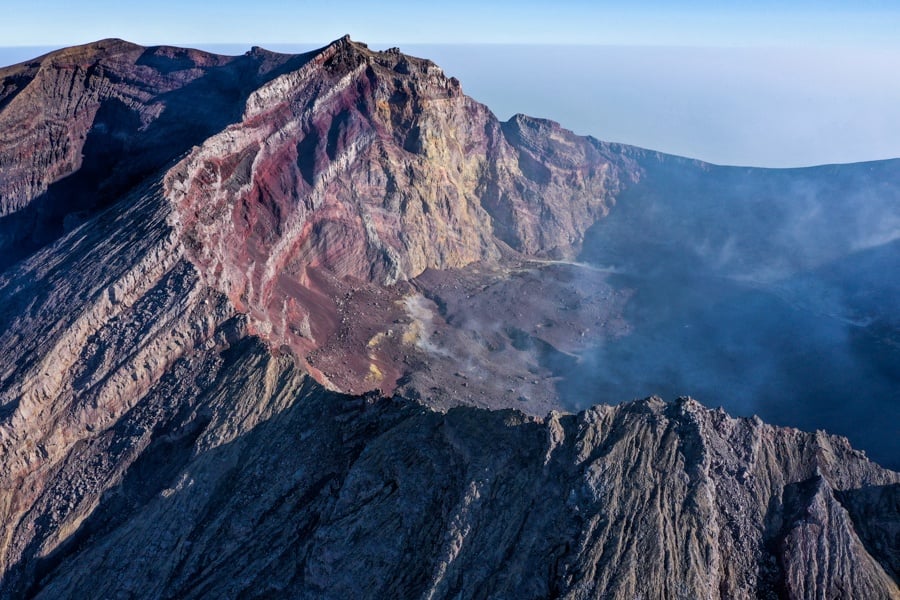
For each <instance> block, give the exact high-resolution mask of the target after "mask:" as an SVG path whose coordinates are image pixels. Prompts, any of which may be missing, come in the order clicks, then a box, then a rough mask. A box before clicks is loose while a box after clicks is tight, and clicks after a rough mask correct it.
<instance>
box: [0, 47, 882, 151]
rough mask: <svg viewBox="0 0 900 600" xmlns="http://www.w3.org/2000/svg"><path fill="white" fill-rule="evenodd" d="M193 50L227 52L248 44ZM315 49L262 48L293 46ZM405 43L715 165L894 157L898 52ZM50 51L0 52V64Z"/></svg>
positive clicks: (484, 88) (477, 91) (556, 112)
mask: <svg viewBox="0 0 900 600" xmlns="http://www.w3.org/2000/svg"><path fill="white" fill-rule="evenodd" d="M362 41H365V40H362ZM200 46H201V47H203V48H204V49H208V50H211V51H215V52H222V53H228V54H240V53H243V52H245V51H246V50H247V49H248V48H247V46H245V45H238V44H231V45H224V44H218V45H210V44H205V45H202V44H201V45H200ZM315 46H316V45H314V44H295V45H290V46H288V45H269V48H270V49H272V50H277V51H284V52H299V51H304V50H308V49H311V48H313V47H315ZM373 46H374V47H381V45H377V44H373ZM401 49H402V50H403V51H404V52H407V53H409V54H414V55H418V56H424V57H427V58H431V59H432V60H434V61H435V62H436V63H438V64H439V65H440V66H441V67H443V69H444V71H445V72H446V73H447V74H448V75H452V76H456V77H457V78H459V79H460V81H461V82H462V85H463V89H464V90H465V92H466V93H467V94H469V95H470V96H472V97H474V98H475V99H477V100H479V101H481V102H483V103H485V104H487V105H488V106H489V107H490V108H491V109H492V110H493V111H494V112H495V113H496V114H497V116H498V117H500V118H501V119H507V118H509V117H510V116H512V115H513V114H515V113H525V114H528V115H531V116H536V117H544V118H549V119H553V120H555V121H558V122H560V123H561V124H563V125H564V126H565V127H567V128H569V129H572V130H573V131H575V132H576V133H579V134H585V135H593V136H594V137H597V138H600V139H603V140H608V141H617V142H623V143H628V144H634V145H637V146H642V147H645V148H651V149H654V150H660V151H663V152H668V153H671V154H678V155H681V156H689V157H693V158H699V159H702V160H706V161H709V162H713V163H717V164H730V165H751V166H768V167H792V166H806V165H815V164H824V163H835V162H841V163H842V162H859V161H865V160H876V159H883V158H894V157H900V79H898V78H897V77H894V76H893V74H895V73H897V72H900V49H888V48H884V47H882V48H860V47H856V48H853V49H836V48H827V49H826V48H787V47H782V48H758V47H757V48H750V47H745V48H689V47H661V46H655V47H654V46H537V45H460V44H457V45H422V44H418V45H416V44H412V45H410V44H407V45H401ZM48 50H50V48H49V47H39V48H38V47H35V48H0V63H2V64H11V63H14V62H18V61H21V60H26V59H28V58H31V57H34V56H36V55H38V54H41V53H43V52H46V51H48Z"/></svg>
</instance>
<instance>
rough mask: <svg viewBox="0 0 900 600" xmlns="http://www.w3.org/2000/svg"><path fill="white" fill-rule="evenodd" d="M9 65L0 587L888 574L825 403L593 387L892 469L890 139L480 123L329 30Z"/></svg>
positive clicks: (801, 590) (146, 589) (247, 593)
mask: <svg viewBox="0 0 900 600" xmlns="http://www.w3.org/2000/svg"><path fill="white" fill-rule="evenodd" d="M0 82H2V83H0V356H2V357H3V360H2V362H0V598H20V597H41V598H84V597H135V598H162V597H166V598H195V597H196V598H199V597H204V598H206V597H223V598H237V597H309V598H322V597H329V598H331V597H333V598H347V597H372V598H385V597H428V598H482V597H510V598H513V597H514V598H546V597H567V598H633V597H635V596H638V597H647V598H711V597H723V598H752V597H771V598H778V597H797V598H807V597H810V598H812V597H859V598H897V597H900V593H898V583H897V582H898V576H900V562H898V557H900V542H898V540H900V475H898V474H897V473H895V472H893V471H890V470H887V469H885V468H882V467H880V466H878V465H877V464H875V463H874V462H871V461H870V460H869V459H868V458H867V457H866V455H865V454H864V453H862V452H860V451H857V450H854V449H853V448H851V445H850V443H849V442H848V441H847V440H846V439H845V438H843V437H836V436H832V435H829V434H827V433H824V432H822V431H819V432H817V433H804V432H801V431H798V430H796V429H792V428H785V427H777V426H773V425H768V424H765V423H764V422H763V421H762V420H760V419H759V418H756V417H753V418H733V417H731V416H729V415H727V414H726V413H725V412H724V411H722V410H718V411H711V410H708V409H706V408H704V407H703V406H701V405H700V404H698V403H697V402H696V401H693V400H688V399H681V400H679V401H677V402H673V403H665V402H663V401H662V400H659V399H658V398H650V399H647V400H640V401H633V402H628V403H624V404H619V405H617V406H609V405H608V404H610V403H617V402H619V401H621V400H627V399H629V398H634V397H637V396H644V395H647V396H649V395H650V394H651V393H653V392H654V391H663V392H665V393H669V392H670V390H672V389H673V388H674V389H675V390H677V391H676V393H677V394H681V393H694V391H695V390H697V391H702V392H703V395H702V396H701V398H700V399H701V400H703V401H706V402H710V403H714V404H724V405H727V406H729V407H734V408H735V410H737V411H738V412H739V413H741V414H746V415H749V414H751V413H753V412H760V413H762V414H763V415H764V416H765V414H767V413H766V410H770V411H773V410H774V411H776V412H774V413H772V414H774V415H776V417H777V419H778V420H779V421H780V424H784V425H804V426H806V425H808V424H810V423H813V427H814V428H816V427H821V426H823V425H827V426H828V427H829V428H831V424H832V422H833V423H834V424H835V428H836V430H837V431H839V432H840V433H845V434H848V435H851V438H852V441H853V442H854V443H855V444H857V443H859V442H864V443H865V444H869V445H868V448H869V449H870V450H871V452H872V453H873V455H875V456H876V457H878V458H879V460H882V461H883V462H886V463H887V464H888V466H891V467H896V466H897V450H898V448H897V441H896V436H895V434H896V431H894V432H893V433H892V432H891V430H890V425H889V424H890V423H891V422H894V423H896V422H898V420H897V419H895V418H894V417H900V415H898V414H897V411H898V405H900V402H898V398H897V395H896V390H897V389H900V388H898V387H897V386H896V384H897V383H898V382H897V378H898V373H900V368H898V367H900V360H898V350H897V348H898V347H900V335H898V323H897V322H896V315H897V314H900V311H898V310H895V309H896V308H898V307H897V306H896V305H897V302H898V298H900V293H896V292H897V291H898V290H896V285H898V283H897V282H895V281H892V280H891V279H892V278H889V277H884V276H883V274H884V273H885V272H891V271H890V269H892V268H893V267H894V265H895V263H896V262H897V260H898V258H897V257H898V255H900V253H898V252H896V238H897V232H896V221H892V220H891V219H896V217H897V215H898V214H900V202H898V198H900V193H898V190H900V178H898V175H897V167H898V165H897V163H895V162H892V161H885V162H882V163H871V164H866V165H846V166H840V167H825V168H820V169H804V170H786V171H771V170H761V169H733V168H731V169H730V168H725V167H715V166H712V165H707V164H704V163H699V162H696V161H690V160H687V159H680V158H676V157H668V156H663V155H659V154H656V153H653V152H648V151H644V150H640V149H636V148H632V147H628V146H622V145H617V144H608V143H604V142H599V141H597V140H595V139H593V138H585V137H579V136H575V135H574V134H572V133H571V132H569V131H567V130H565V129H563V128H561V127H560V126H559V125H557V124H556V123H553V122H551V121H546V120H541V119H534V118H530V117H526V116H522V115H517V116H515V117H513V118H512V119H510V120H509V121H506V122H501V121H499V120H498V119H497V118H496V117H495V116H494V115H493V114H492V113H491V112H490V110H489V109H488V108H487V107H485V106H483V105H481V104H479V103H478V102H476V101H475V100H473V99H471V98H469V97H467V96H466V95H465V94H463V92H462V89H461V86H460V83H459V82H458V81H457V80H456V79H454V78H448V77H447V76H445V75H444V73H443V72H442V71H441V69H440V68H439V67H438V66H436V65H435V64H433V63H432V62H430V61H428V60H425V59H420V58H414V57H410V56H406V55H404V54H402V53H401V52H399V51H398V50H396V49H391V50H388V51H386V52H375V51H372V50H370V49H369V48H368V47H367V46H365V45H364V44H360V43H357V42H353V41H351V40H350V39H349V38H342V39H341V40H338V41H336V42H334V43H332V44H330V45H328V46H326V47H325V48H322V49H320V50H317V51H314V52H310V53H307V54H301V55H286V54H277V53H272V52H268V51H266V50H263V49H259V48H254V49H253V50H251V51H250V52H248V53H247V54H246V55H243V56H237V57H227V56H217V55H213V54H208V53H205V52H200V51H197V50H188V49H180V48H170V47H154V48H144V47H140V46H137V45H134V44H129V43H127V42H122V41H120V40H104V41H102V42H97V43H95V44H90V45H86V46H80V47H76V48H69V49H65V50H60V51H58V52H53V53H51V54H48V55H46V56H43V57H39V58H36V59H34V60H32V61H27V62H25V63H22V64H20V65H15V66H12V67H7V68H4V69H0ZM804 223H806V224H807V225H809V224H810V223H811V225H810V226H809V227H806V228H804V227H802V226H801V225H803V224H804ZM810 227H811V229H810ZM810 230H813V231H815V232H817V233H816V235H809V234H808V232H809V231H810ZM822 238H827V243H822ZM760 315H768V321H764V320H762V319H761V316H760ZM733 323H739V324H741V326H742V327H743V329H740V328H738V329H735V328H734V326H732V325H729V324H733ZM763 323H764V324H765V325H764V326H763V325H762V324H763ZM784 323H791V324H792V325H791V327H794V329H790V328H788V327H787V326H786V325H784ZM685 325H688V326H690V327H685ZM692 327H693V328H694V329H699V330H701V331H700V333H699V337H694V336H692V335H690V334H689V333H686V332H687V331H688V330H689V329H691V328H692ZM729 327H731V328H729ZM772 332H781V333H782V334H784V332H787V334H786V335H788V336H789V337H790V338H791V339H798V338H799V339H803V340H804V341H803V343H802V344H801V345H799V346H791V345H790V344H785V343H781V344H778V343H776V342H777V341H778V338H777V337H776V336H775V334H774V333H772ZM751 333H752V334H753V335H750V334H751ZM661 340H671V341H672V343H673V344H675V346H674V349H673V346H671V345H665V344H662V342H661ZM698 340H699V341H698ZM745 341H746V343H744V342H745ZM781 341H782V342H784V339H783V338H782V339H781ZM737 347H739V348H742V349H746V348H751V349H752V348H762V349H766V351H767V352H770V353H771V354H773V357H769V358H768V359H766V360H763V359H760V360H755V359H754V360H744V359H745V358H746V357H747V356H749V354H747V353H746V352H745V354H740V352H739V351H737V350H735V349H734V348H737ZM705 348H708V349H711V350H709V351H706V350H704V349H705ZM826 349H827V351H826ZM676 356H677V360H676V359H675V358H673V357H676ZM711 357H713V358H714V359H715V360H714V359H713V358H711ZM751 358H752V357H751ZM791 361H793V362H791ZM662 365H665V368H664V367H663V366H662ZM780 365H786V367H784V372H781V371H779V369H780V368H781V367H780ZM640 373H645V374H647V376H646V377H643V378H641V377H639V376H636V375H635V374H640ZM829 377H831V378H832V379H829ZM834 381H836V382H837V383H835V384H833V385H832V382H834ZM766 382H769V383H766ZM667 385H668V386H670V387H667ZM803 385H805V386H806V387H807V388H808V389H810V390H813V391H814V392H815V394H813V393H807V394H804V393H802V391H801V390H800V387H802V386H803ZM645 386H646V387H649V388H652V389H649V390H645V389H644V387H645ZM767 386H768V387H767ZM848 388H852V389H853V390H854V391H855V394H851V393H850V392H848ZM773 390H775V393H773ZM779 390H780V394H779V393H778V391H779ZM829 394H830V395H829ZM672 395H673V397H674V395H675V393H673V394H672ZM706 396H708V397H706ZM813 396H815V398H813ZM811 398H813V399H811ZM879 398H881V399H882V404H881V405H878V406H879V407H880V412H879V413H875V414H872V413H873V411H872V407H873V406H875V404H873V403H874V402H876V400H877V399H879ZM884 398H887V400H883V399H884ZM735 399H737V400H735ZM813 401H817V402H820V404H819V406H820V407H826V408H827V410H820V411H818V412H817V411H811V410H809V408H810V406H809V405H808V404H806V403H808V402H813ZM730 402H731V404H729V403H730ZM780 407H788V408H786V409H784V410H783V412H782V413H778V412H777V410H780ZM809 414H811V415H813V416H809ZM792 419H795V420H792ZM804 419H806V420H804ZM810 419H811V420H810ZM815 419H822V420H819V421H816V420H815ZM828 419H832V420H831V421H829V420H828ZM842 426H845V427H846V428H847V429H846V430H841V429H840V427H842ZM894 429H896V426H894ZM853 436H856V437H853Z"/></svg>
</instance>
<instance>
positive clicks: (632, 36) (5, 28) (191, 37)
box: [0, 0, 900, 46]
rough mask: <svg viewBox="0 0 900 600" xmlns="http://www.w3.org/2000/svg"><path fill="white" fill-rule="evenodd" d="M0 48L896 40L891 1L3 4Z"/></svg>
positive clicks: (21, 0) (56, 0) (24, 0)
mask: <svg viewBox="0 0 900 600" xmlns="http://www.w3.org/2000/svg"><path fill="white" fill-rule="evenodd" d="M2 9H3V10H2V13H3V18H2V19H0V46H21V45H26V46H40V45H71V44H77V43H84V42H88V41H93V40H96V39H100V38H104V37H120V38H125V39H128V40H130V41H134V42H138V43H143V44H156V43H168V44H202V43H229V42H238V43H252V44H259V45H265V44H267V43H270V44H271V43H296V42H324V41H330V40H332V39H335V38H338V37H340V36H341V35H343V34H345V33H350V34H351V35H352V37H353V38H354V39H359V40H364V41H367V42H372V43H394V42H396V43H414V42H418V43H485V42H487V43H527V44H532V43H578V44H659V45H744V44H797V43H800V44H804V43H812V44H882V43H888V44H891V43H896V39H897V37H898V34H897V32H898V31H900V2H898V1H897V0H855V1H852V0H841V1H838V0H687V1H674V0H669V1H665V0H634V1H631V2H628V1H622V0H619V1H608V0H557V1H536V0H494V1H490V0H454V1H452V2H425V1H415V2H414V1H411V0H380V1H372V0H338V1H331V2H328V1H325V0H317V1H309V0H217V1H215V2H213V1H201V0H154V1H153V2H123V1H122V0H79V1H73V0H3V2H2Z"/></svg>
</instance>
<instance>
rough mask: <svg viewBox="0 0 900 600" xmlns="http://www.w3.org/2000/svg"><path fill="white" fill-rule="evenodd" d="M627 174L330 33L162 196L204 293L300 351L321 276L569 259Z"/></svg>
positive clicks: (546, 125) (607, 158)
mask: <svg viewBox="0 0 900 600" xmlns="http://www.w3.org/2000/svg"><path fill="white" fill-rule="evenodd" d="M632 176H633V174H632V173H630V172H628V171H627V169H626V161H623V160H620V159H618V158H613V157H611V155H610V154H609V153H607V152H605V148H604V146H603V145H602V144H599V143H594V142H592V141H590V140H588V139H585V138H579V137H577V136H575V135H573V134H572V133H570V132H567V131H565V130H563V129H562V128H560V127H559V126H558V125H556V124H555V123H552V122H549V121H541V120H537V119H531V118H528V117H524V116H517V117H515V118H513V119H511V120H510V121H509V122H507V123H502V124H501V123H500V122H499V121H498V120H497V119H496V118H495V117H494V115H493V114H492V113H491V112H490V111H489V110H488V109H487V107H485V106H483V105H481V104H479V103H477V102H475V101H473V100H472V99H471V98H468V97H467V96H465V95H464V94H463V93H462V90H461V88H460V85H459V82H458V81H456V80H455V79H452V78H447V77H445V76H444V74H443V73H442V71H441V70H440V69H439V68H438V67H437V66H436V65H435V64H433V63H432V62H430V61H428V60H423V59H417V58H412V57H409V56H405V55H403V54H400V53H398V52H372V51H370V50H369V49H368V48H367V47H366V46H365V45H363V44H358V43H355V42H353V41H351V40H350V39H349V38H343V39H341V40H338V41H336V42H334V43H333V44H331V45H330V46H327V47H326V48H324V49H322V50H321V51H320V52H319V53H318V54H316V56H315V57H314V58H313V59H311V60H310V61H309V62H308V63H307V64H305V65H304V66H303V67H302V68H300V69H299V70H297V71H293V72H290V73H287V74H284V75H282V76H280V77H278V78H275V79H273V80H272V81H270V82H269V83H267V84H265V85H263V86H261V87H260V88H259V89H258V90H256V91H255V92H254V93H253V94H252V95H251V96H250V98H249V99H248V101H247V106H246V109H245V111H244V115H243V118H242V119H241V121H240V123H237V124H235V125H232V126H230V127H228V128H227V129H225V130H224V131H223V132H222V133H220V134H218V135H216V136H213V137H211V138H210V139H209V140H207V141H206V142H205V143H204V144H203V145H202V146H201V147H200V148H199V149H197V150H196V151H194V152H192V153H191V154H190V156H188V157H187V158H185V159H184V160H183V161H182V162H181V163H180V164H179V165H177V166H176V167H175V168H174V169H172V170H171V171H170V172H169V174H168V175H167V179H166V190H167V195H168V196H169V198H170V199H171V200H172V202H173V203H174V205H175V215H174V223H175V226H176V228H177V229H178V231H179V232H180V235H181V236H182V238H183V239H184V241H185V245H186V247H187V249H188V253H189V256H190V257H191V260H192V261H193V262H194V263H195V264H196V265H198V268H199V270H200V272H201V273H202V275H203V277H204V281H206V282H207V283H209V284H210V285H212V286H213V287H215V288H217V289H219V290H220V291H222V292H223V293H225V294H226V295H227V296H228V297H229V298H230V299H231V301H232V303H233V304H234V305H235V306H236V307H238V310H241V311H242V312H246V313H248V314H249V315H250V319H251V325H252V326H253V328H254V331H256V332H257V333H259V334H260V335H262V336H264V337H265V338H266V339H268V340H270V342H271V343H272V344H273V345H275V346H280V345H283V344H284V345H287V346H289V347H290V348H291V349H292V350H293V351H294V352H295V354H296V355H297V356H299V357H307V356H308V355H309V354H310V352H313V351H314V350H316V349H318V348H321V347H322V346H324V345H325V344H326V343H327V341H328V339H329V338H331V337H332V336H334V335H335V334H336V332H337V329H338V323H339V322H340V320H341V318H342V315H341V314H340V313H341V312H342V311H341V310H340V307H339V306H337V305H336V303H335V302H334V301H333V298H334V297H335V296H340V295H342V294H343V293H345V290H343V289H341V287H342V286H341V284H340V283H339V281H328V279H334V278H336V279H337V280H347V279H348V278H350V279H353V280H355V281H356V282H357V283H355V284H354V286H353V287H356V288H358V287H360V285H361V284H368V283H374V284H377V285H380V286H390V285H393V284H396V283H397V282H400V281H406V280H409V279H412V278H414V277H416V276H417V275H419V274H421V273H422V272H424V271H425V270H426V269H441V270H443V269H455V268H461V267H465V266H467V265H470V264H472V263H475V262H478V261H487V262H496V261H497V260H499V259H500V258H501V257H503V256H505V255H509V254H511V253H514V252H519V253H522V254H525V255H529V256H545V257H558V258H559V257H569V258H571V257H572V256H574V254H575V253H576V252H577V250H578V249H579V248H580V245H581V242H582V240H583V238H584V233H585V231H586V230H587V229H588V228H589V227H590V226H591V225H592V224H593V223H594V222H596V221H597V220H598V219H599V218H601V217H602V216H604V215H605V214H606V213H607V212H608V210H609V206H610V204H611V202H612V197H613V194H614V193H615V192H616V191H617V190H618V188H619V187H620V186H621V183H620V179H621V178H623V177H625V178H628V177H632ZM323 272H324V274H323ZM355 312H359V311H358V310H356V311H355ZM379 317H380V320H382V321H384V320H386V318H387V320H388V321H390V320H392V319H390V318H389V317H391V315H379ZM361 351H362V349H358V350H356V352H357V353H359V352H361ZM376 360H378V362H380V363H382V366H383V367H384V369H385V370H388V371H397V365H393V364H391V363H392V361H390V360H389V359H387V358H386V357H383V356H382V357H380V359H376ZM306 367H307V368H312V369H313V370H314V373H315V374H316V376H317V378H318V379H319V380H320V381H321V382H323V383H328V384H331V385H333V382H331V381H330V380H329V379H328V378H327V377H326V376H325V375H324V374H323V373H322V372H321V370H318V369H316V368H315V366H313V365H311V364H307V365H306ZM367 376H368V370H365V369H364V370H363V371H362V372H361V373H360V377H359V378H358V380H357V381H355V385H354V387H355V389H357V390H359V389H361V388H363V387H365V385H366V383H365V378H366V377H367ZM379 383H380V382H379ZM381 387H382V389H384V390H385V391H390V389H392V387H393V382H391V381H387V382H385V383H384V385H382V386H381Z"/></svg>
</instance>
